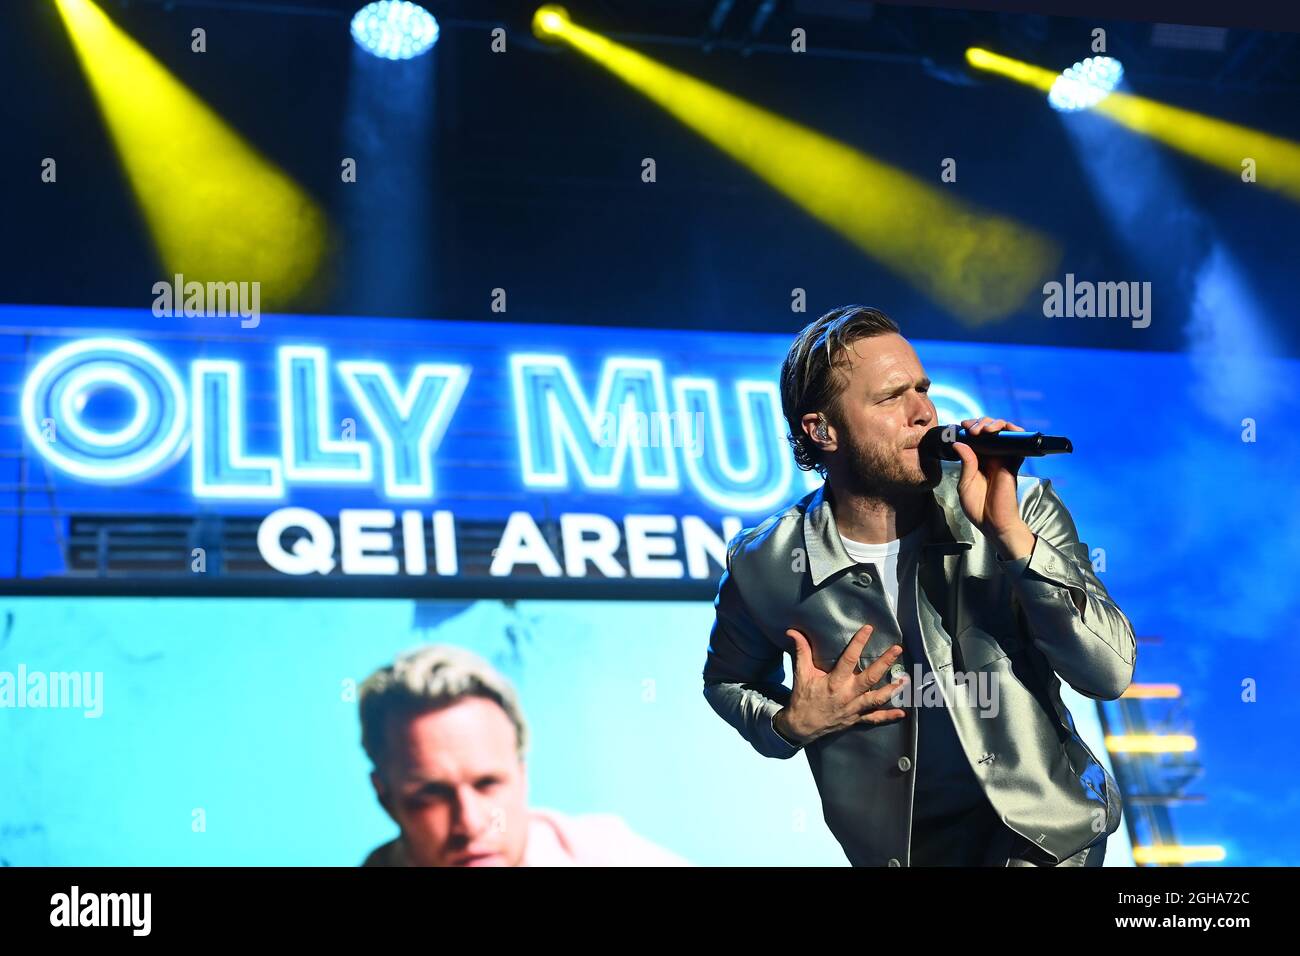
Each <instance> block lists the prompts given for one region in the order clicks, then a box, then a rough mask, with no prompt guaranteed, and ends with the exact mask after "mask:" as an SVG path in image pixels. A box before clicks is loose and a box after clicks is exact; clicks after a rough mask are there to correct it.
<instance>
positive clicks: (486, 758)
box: [371, 697, 528, 866]
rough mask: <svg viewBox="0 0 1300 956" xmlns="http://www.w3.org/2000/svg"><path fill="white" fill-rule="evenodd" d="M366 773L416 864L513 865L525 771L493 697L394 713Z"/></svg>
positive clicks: (520, 845)
mask: <svg viewBox="0 0 1300 956" xmlns="http://www.w3.org/2000/svg"><path fill="white" fill-rule="evenodd" d="M386 750H387V753H386V756H385V759H384V762H383V765H382V766H381V767H379V768H378V769H377V770H376V771H375V772H374V773H373V774H372V775H371V780H372V782H373V783H374V785H375V790H376V792H377V793H378V794H379V798H380V802H381V803H383V805H384V809H386V810H387V811H388V813H389V815H390V816H391V817H392V818H393V820H394V821H395V822H396V823H397V825H398V826H399V827H401V829H402V837H403V843H404V846H405V850H406V854H407V857H408V859H409V860H410V862H411V864H412V865H415V866H518V865H519V864H520V862H521V861H522V859H523V855H524V846H525V842H526V840H527V835H528V820H527V809H526V802H527V788H528V784H527V774H526V772H525V767H524V762H523V760H522V759H521V758H520V757H519V755H518V752H517V740H516V737H515V728H514V725H513V724H512V723H511V722H510V719H509V718H508V717H507V716H506V713H505V711H503V710H502V709H501V708H500V707H499V706H497V705H496V704H495V703H494V702H492V701H490V700H487V699H485V698H481V697H466V698H464V699H462V700H460V701H458V702H457V703H455V704H452V705H451V706H449V707H443V708H440V709H438V710H433V711H427V712H425V713H421V714H414V715H402V714H393V715H391V716H390V717H389V719H388V725H387V748H386Z"/></svg>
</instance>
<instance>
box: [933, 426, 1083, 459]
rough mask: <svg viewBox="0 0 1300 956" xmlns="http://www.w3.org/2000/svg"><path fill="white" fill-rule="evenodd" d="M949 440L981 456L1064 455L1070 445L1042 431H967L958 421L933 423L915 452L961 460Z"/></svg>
mask: <svg viewBox="0 0 1300 956" xmlns="http://www.w3.org/2000/svg"><path fill="white" fill-rule="evenodd" d="M953 442H961V443H962V444H964V445H969V446H970V447H971V449H972V450H973V451H974V452H975V454H976V455H978V456H980V457H981V458H1041V457H1042V456H1043V455H1068V454H1069V453H1070V452H1072V451H1074V445H1073V444H1072V443H1071V442H1070V439H1068V438H1062V437H1059V436H1056V435H1044V434H1043V433H1042V432H1011V431H1000V432H981V433H980V434H978V435H968V434H967V433H966V429H964V428H962V427H961V426H960V425H935V426H934V427H933V428H931V429H930V430H929V431H928V432H926V433H925V435H924V436H923V437H922V438H921V444H920V445H919V446H918V447H917V453H918V454H920V456H921V457H922V458H943V459H946V460H947V461H961V456H960V455H958V454H957V449H955V448H953V447H952V445H953Z"/></svg>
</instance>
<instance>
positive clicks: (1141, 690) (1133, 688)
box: [1120, 684, 1183, 700]
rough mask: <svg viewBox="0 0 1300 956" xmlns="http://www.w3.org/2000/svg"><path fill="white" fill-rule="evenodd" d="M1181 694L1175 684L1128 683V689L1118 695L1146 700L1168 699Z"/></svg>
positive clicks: (1180, 689) (1181, 691)
mask: <svg viewBox="0 0 1300 956" xmlns="http://www.w3.org/2000/svg"><path fill="white" fill-rule="evenodd" d="M1182 695H1183V689H1182V688H1181V687H1179V686H1178V685H1177V684H1130V685H1129V686H1128V689H1127V690H1125V691H1124V693H1123V694H1121V695H1120V696H1121V697H1124V698H1129V699H1132V698H1137V699H1140V700H1147V699H1160V698H1163V699H1169V698H1175V697H1181V696H1182Z"/></svg>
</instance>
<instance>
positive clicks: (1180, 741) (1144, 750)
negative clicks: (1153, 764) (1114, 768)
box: [1106, 734, 1196, 754]
mask: <svg viewBox="0 0 1300 956" xmlns="http://www.w3.org/2000/svg"><path fill="white" fill-rule="evenodd" d="M1106 749H1107V750H1109V751H1110V752H1111V753H1116V754H1161V753H1187V752H1188V751H1192V750H1195V749H1196V738H1195V737H1193V736H1191V735H1190V734H1111V735H1108V736H1107V737H1106Z"/></svg>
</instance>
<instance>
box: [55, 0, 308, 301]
mask: <svg viewBox="0 0 1300 956" xmlns="http://www.w3.org/2000/svg"><path fill="white" fill-rule="evenodd" d="M56 3H57V5H58V8H59V13H60V14H61V15H62V17H63V22H64V25H65V26H66V27H67V30H68V34H69V35H70V36H71V38H72V42H73V46H74V47H75V49H76V52H77V57H78V59H79V60H80V62H81V66H82V69H83V70H84V71H85V73H86V76H87V78H88V79H89V81H90V85H91V88H92V90H93V91H94V94H95V99H96V101H97V102H98V104H99V109H100V112H101V113H102V114H103V117H104V121H105V123H106V124H107V126H108V129H109V131H110V133H111V134H112V137H113V142H114V145H115V147H116V149H117V154H118V157H119V159H120V161H121V163H122V166H123V169H124V170H125V172H126V176H127V179H128V180H129V181H130V184H131V189H132V192H133V193H134V194H135V198H136V202H137V203H138V205H139V207H140V209H141V212H142V213H143V215H144V218H145V221H146V223H147V224H148V227H149V230H150V233H151V236H152V238H153V242H154V245H155V247H156V249H157V251H158V255H159V258H160V259H161V261H162V264H163V265H164V266H165V267H166V269H167V270H168V271H169V272H170V273H173V274H174V273H181V274H183V275H184V276H185V279H186V280H187V281H189V280H191V279H192V280H197V281H199V282H209V281H219V282H229V281H238V282H260V283H261V288H260V290H259V291H260V297H261V303H262V305H263V306H265V305H266V304H267V303H268V302H269V303H271V304H272V305H275V304H282V303H285V302H287V301H289V300H291V299H293V297H294V296H295V295H297V294H298V293H299V292H301V291H302V290H303V289H304V288H305V287H306V285H307V283H308V282H310V280H311V279H312V277H313V275H315V273H316V271H317V268H318V266H319V264H320V260H321V258H322V255H323V253H324V250H325V246H326V242H327V236H328V224H327V221H326V218H325V216H324V214H323V213H322V212H321V210H320V208H319V207H318V206H317V205H316V203H315V202H313V201H312V200H311V198H310V197H309V196H307V195H306V194H305V193H304V192H303V191H302V190H301V189H300V188H299V187H298V186H297V185H296V184H295V183H294V182H293V181H292V180H291V179H290V178H289V177H288V176H287V175H285V174H284V173H283V172H281V171H280V170H279V169H277V168H276V166H275V165H274V164H272V163H271V162H270V161H269V160H267V159H266V158H264V157H263V156H261V155H259V154H258V153H257V151H256V150H254V149H253V148H252V147H251V146H249V145H248V144H247V143H246V142H244V140H243V139H241V138H240V136H239V135H238V134H237V133H236V132H234V130H232V129H231V128H230V127H229V126H228V125H227V124H226V123H225V122H224V121H223V120H222V119H221V118H220V117H219V116H217V115H216V114H215V113H214V112H213V111H212V110H211V109H210V108H209V107H208V106H207V105H206V104H205V103H204V102H203V101H202V100H200V99H199V98H198V97H197V96H195V95H194V94H193V93H191V92H190V91H189V90H188V89H186V88H185V86H184V85H183V84H182V83H181V82H180V81H179V80H177V79H176V78H175V77H174V76H172V74H171V73H169V72H168V71H167V69H166V68H165V67H163V66H162V64H160V63H159V62H158V61H157V60H156V59H154V57H153V56H152V55H151V54H150V53H149V52H148V51H147V50H145V49H144V48H143V47H141V46H140V45H139V44H138V43H136V42H135V41H134V40H133V39H131V37H129V36H128V35H127V34H126V33H124V32H123V31H122V30H121V29H120V28H119V27H118V26H117V25H116V24H114V23H113V22H112V21H111V20H110V19H109V18H108V17H107V16H105V15H104V13H103V11H101V10H100V9H99V8H98V7H97V6H95V4H94V3H92V2H90V0H56ZM167 278H168V279H169V280H170V278H171V277H170V276H168V277H167Z"/></svg>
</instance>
